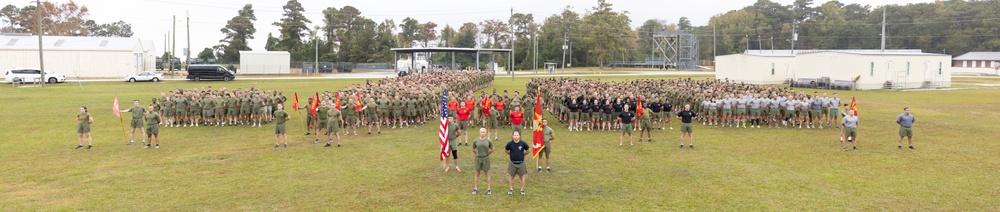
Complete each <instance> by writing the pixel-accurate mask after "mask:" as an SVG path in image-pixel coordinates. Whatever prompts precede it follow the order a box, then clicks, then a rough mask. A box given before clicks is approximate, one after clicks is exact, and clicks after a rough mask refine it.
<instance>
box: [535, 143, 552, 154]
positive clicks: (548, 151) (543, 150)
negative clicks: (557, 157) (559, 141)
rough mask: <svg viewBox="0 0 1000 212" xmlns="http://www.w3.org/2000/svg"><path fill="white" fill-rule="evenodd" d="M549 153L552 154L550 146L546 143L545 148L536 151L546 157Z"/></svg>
mask: <svg viewBox="0 0 1000 212" xmlns="http://www.w3.org/2000/svg"><path fill="white" fill-rule="evenodd" d="M550 152H552V146H551V145H550V144H549V143H548V142H546V143H545V148H542V150H541V151H538V153H545V154H546V155H548V154H549V153H550Z"/></svg>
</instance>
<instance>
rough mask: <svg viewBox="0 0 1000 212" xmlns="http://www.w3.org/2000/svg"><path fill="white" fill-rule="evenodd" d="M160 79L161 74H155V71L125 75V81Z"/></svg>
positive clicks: (161, 78)
mask: <svg viewBox="0 0 1000 212" xmlns="http://www.w3.org/2000/svg"><path fill="white" fill-rule="evenodd" d="M160 80H163V74H157V73H156V72H152V71H144V72H142V73H139V74H129V75H128V76H125V81H129V82H136V81H150V82H159V81H160Z"/></svg>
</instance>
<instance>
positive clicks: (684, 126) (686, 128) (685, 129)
mask: <svg viewBox="0 0 1000 212" xmlns="http://www.w3.org/2000/svg"><path fill="white" fill-rule="evenodd" d="M693 131H694V126H691V123H682V124H681V132H682V133H691V132H693Z"/></svg>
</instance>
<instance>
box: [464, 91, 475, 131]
mask: <svg viewBox="0 0 1000 212" xmlns="http://www.w3.org/2000/svg"><path fill="white" fill-rule="evenodd" d="M465 108H468V109H469V127H468V128H473V127H475V126H476V122H475V120H476V118H475V117H476V114H475V113H474V112H475V111H476V99H475V98H473V97H472V94H469V98H466V99H465ZM466 137H468V136H466Z"/></svg>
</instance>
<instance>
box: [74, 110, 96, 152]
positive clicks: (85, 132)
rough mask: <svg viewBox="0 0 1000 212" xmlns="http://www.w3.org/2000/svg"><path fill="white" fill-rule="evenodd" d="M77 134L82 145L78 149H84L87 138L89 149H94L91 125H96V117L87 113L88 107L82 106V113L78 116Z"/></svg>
mask: <svg viewBox="0 0 1000 212" xmlns="http://www.w3.org/2000/svg"><path fill="white" fill-rule="evenodd" d="M76 123H77V126H76V133H77V134H79V135H78V136H77V138H78V139H79V140H80V145H79V146H76V149H83V138H84V137H86V138H87V149H91V148H93V147H94V139H92V138H91V137H90V124H93V123H94V117H93V116H90V113H89V112H87V106H80V113H79V114H76Z"/></svg>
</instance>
